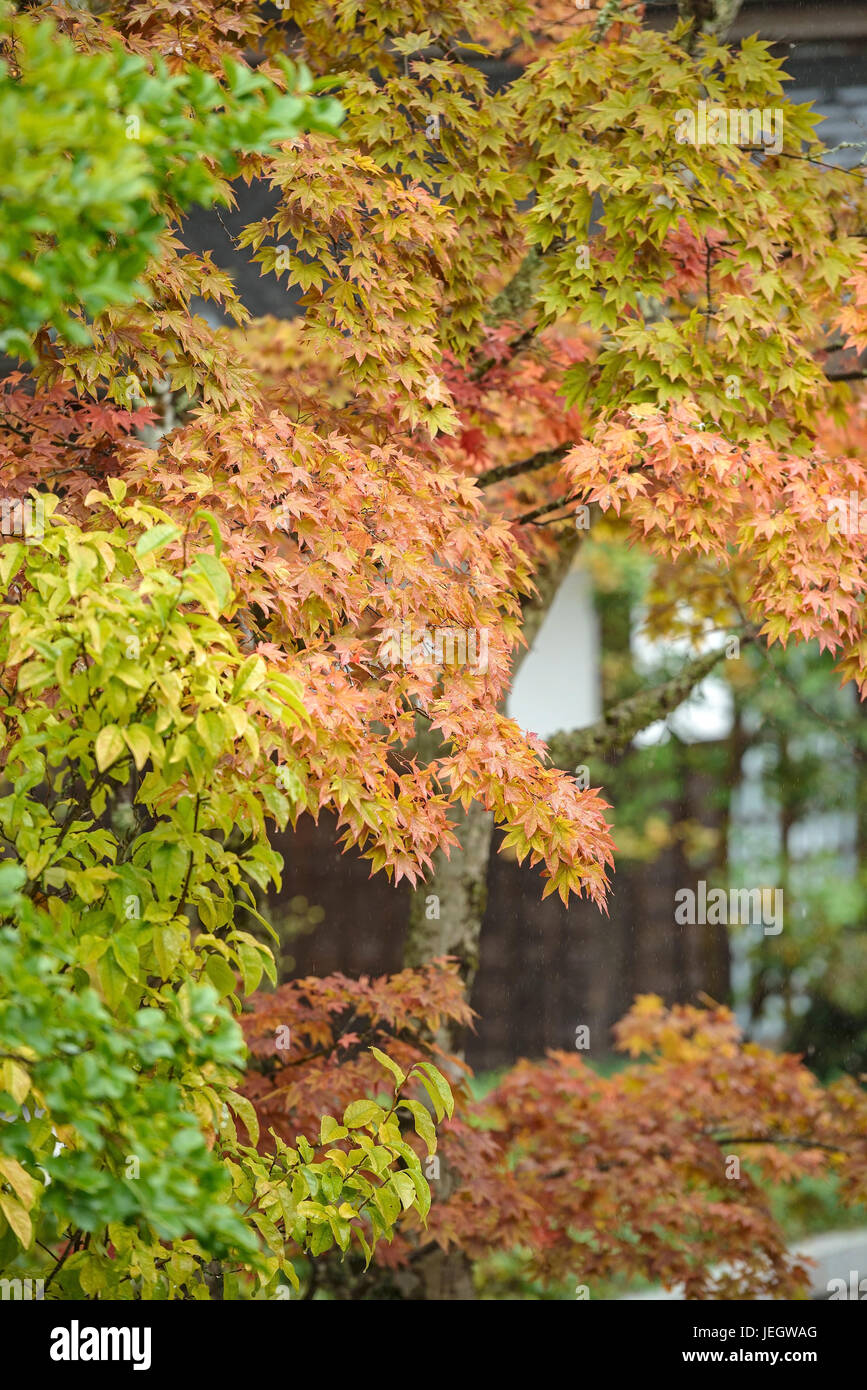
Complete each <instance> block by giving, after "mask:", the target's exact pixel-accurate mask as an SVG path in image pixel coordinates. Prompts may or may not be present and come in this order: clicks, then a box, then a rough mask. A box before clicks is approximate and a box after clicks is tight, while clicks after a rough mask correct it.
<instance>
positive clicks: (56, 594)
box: [0, 481, 451, 1298]
mask: <svg viewBox="0 0 867 1390" xmlns="http://www.w3.org/2000/svg"><path fill="white" fill-rule="evenodd" d="M110 488H111V494H112V495H111V496H106V495H104V494H101V493H98V492H93V493H92V494H91V495H90V497H89V498H88V499H87V507H88V509H89V510H90V511H91V513H92V514H93V517H92V525H91V526H90V527H89V528H88V530H87V531H86V533H85V532H83V531H82V530H81V529H80V528H79V527H78V526H77V525H76V524H74V523H73V522H71V521H69V520H67V519H65V518H64V517H63V516H62V515H61V513H60V512H59V510H58V499H57V498H56V497H52V496H44V495H41V496H40V497H39V498H38V502H39V505H40V506H41V508H42V511H41V519H42V522H43V525H42V532H43V533H42V534H41V535H36V534H33V535H31V536H29V537H27V538H26V539H24V540H21V541H14V542H8V543H6V544H4V545H3V547H2V550H0V583H2V586H3V589H4V590H5V591H6V600H5V602H4V603H3V604H2V605H0V668H2V670H3V671H4V673H5V674H4V683H3V687H2V708H0V714H2V724H3V732H2V756H3V765H4V772H5V779H4V783H3V785H2V792H3V795H2V796H0V835H2V840H3V843H4V845H5V847H6V853H7V858H6V859H5V860H4V861H3V862H2V863H0V912H2V917H3V925H2V927H0V1115H2V1118H3V1124H2V1125H0V1180H2V1187H0V1222H2V1225H0V1265H2V1266H3V1267H4V1268H8V1267H12V1268H14V1267H15V1262H16V1260H17V1261H18V1266H17V1267H19V1268H20V1267H22V1265H21V1261H25V1262H27V1261H29V1262H30V1263H29V1264H27V1263H25V1265H24V1266H23V1267H25V1268H27V1269H29V1270H31V1272H32V1262H33V1261H34V1259H39V1260H42V1256H41V1254H39V1250H46V1249H47V1250H50V1249H51V1247H52V1246H56V1245H58V1243H60V1242H61V1241H63V1242H65V1248H64V1249H63V1250H62V1252H61V1253H60V1254H59V1255H58V1256H57V1257H56V1260H55V1268H54V1270H53V1272H52V1274H51V1277H50V1286H52V1287H53V1288H54V1290H55V1292H57V1293H58V1294H60V1296H61V1297H72V1298H75V1297H87V1296H92V1295H95V1294H97V1293H98V1294H100V1296H109V1297H113V1298H132V1297H147V1298H162V1297H179V1296H189V1297H195V1298H207V1297H209V1296H210V1295H211V1293H212V1292H213V1291H214V1289H215V1287H216V1284H219V1285H220V1286H221V1293H222V1296H232V1294H233V1292H234V1293H236V1294H238V1295H239V1296H240V1295H241V1294H243V1293H246V1294H249V1292H250V1288H251V1285H250V1280H251V1279H252V1277H253V1275H254V1273H255V1274H256V1275H257V1276H258V1281H259V1283H258V1286H259V1287H265V1286H266V1285H268V1284H269V1283H272V1282H273V1281H274V1280H276V1279H277V1278H279V1277H280V1276H281V1275H283V1276H285V1277H286V1278H287V1279H288V1280H289V1282H290V1283H295V1282H296V1278H295V1273H294V1268H293V1266H292V1263H291V1257H292V1255H293V1254H296V1255H297V1254H300V1253H301V1252H307V1253H309V1254H312V1255H314V1256H315V1255H317V1254H319V1253H321V1251H323V1250H325V1249H327V1248H328V1247H329V1246H330V1245H331V1244H335V1245H336V1246H337V1247H338V1248H339V1249H340V1250H342V1251H345V1250H347V1249H348V1248H349V1246H350V1244H351V1243H353V1242H354V1243H355V1245H356V1246H358V1247H359V1248H360V1249H361V1250H362V1251H363V1253H364V1255H365V1258H366V1259H368V1260H369V1259H370V1256H371V1252H372V1249H373V1247H374V1245H375V1244H376V1241H377V1240H378V1239H380V1238H382V1237H383V1236H385V1237H386V1238H389V1237H390V1236H391V1233H392V1230H393V1227H394V1225H395V1222H396V1221H397V1220H398V1219H399V1217H400V1216H401V1214H402V1213H403V1212H404V1211H406V1210H408V1209H409V1208H413V1209H414V1210H415V1211H416V1212H417V1213H418V1215H419V1216H420V1218H421V1219H422V1220H423V1219H424V1218H425V1216H426V1214H427V1210H428V1209H429V1206H430V1193H429V1191H428V1189H427V1184H426V1182H425V1180H424V1178H423V1177H422V1176H421V1171H420V1164H419V1160H418V1157H417V1156H416V1154H415V1152H414V1151H413V1150H412V1148H410V1147H409V1146H407V1145H406V1144H405V1143H404V1140H403V1138H402V1135H401V1131H400V1127H399V1124H398V1123H397V1121H396V1119H395V1113H396V1108H397V1105H398V1104H399V1093H400V1089H401V1084H402V1083H401V1082H400V1081H399V1077H398V1071H399V1069H397V1068H396V1066H395V1064H394V1063H393V1062H391V1061H390V1059H389V1058H387V1057H385V1056H384V1055H383V1056H381V1057H380V1058H378V1060H379V1062H380V1065H381V1066H382V1067H383V1068H384V1069H385V1070H386V1072H388V1073H390V1074H391V1075H392V1076H393V1077H394V1078H395V1079H396V1080H398V1081H399V1084H398V1085H397V1087H396V1088H395V1093H394V1097H393V1100H392V1102H391V1106H390V1108H389V1107H388V1105H386V1106H380V1105H379V1104H378V1103H376V1102H375V1101H374V1100H372V1099H360V1100H357V1101H354V1102H353V1103H351V1104H350V1105H349V1107H348V1108H347V1109H346V1111H345V1113H344V1115H343V1126H345V1127H343V1126H341V1125H339V1124H338V1123H337V1122H336V1121H332V1122H328V1123H326V1122H325V1121H323V1124H322V1129H321V1134H320V1142H319V1145H318V1146H314V1145H313V1144H311V1143H309V1142H308V1141H307V1140H306V1139H304V1138H303V1137H299V1138H298V1139H297V1140H296V1143H297V1147H295V1148H291V1147H289V1146H288V1145H287V1144H286V1143H284V1142H283V1141H282V1140H279V1139H276V1137H275V1138H274V1140H273V1145H271V1144H269V1142H268V1141H265V1144H264V1147H266V1148H267V1149H268V1152H267V1153H265V1154H262V1153H260V1152H259V1150H258V1148H257V1147H254V1146H255V1145H256V1144H257V1143H258V1141H259V1135H258V1125H257V1122H256V1118H255V1113H254V1111H253V1108H252V1106H251V1105H250V1103H249V1101H247V1100H246V1099H245V1098H244V1096H243V1095H241V1094H239V1089H240V1086H241V1084H242V1081H243V1073H244V1066H245V1062H246V1049H245V1047H244V1043H243V1038H242V1034H241V1031H240V1029H239V1027H238V1024H237V1023H236V1022H235V1020H234V1019H233V1017H232V1013H231V1011H230V1006H231V1008H232V1009H234V1011H235V1012H238V1011H239V1010H240V1007H241V1005H240V999H241V996H242V995H243V994H245V993H247V994H249V993H250V992H252V991H253V990H255V989H256V987H257V986H258V984H259V982H260V980H261V979H262V977H263V974H264V975H267V976H268V977H269V978H270V979H271V980H273V979H274V978H275V967H274V961H273V957H272V955H271V952H270V950H269V949H268V947H267V946H265V945H264V944H263V943H262V942H260V941H258V940H257V939H256V937H255V936H254V935H253V934H252V933H251V932H249V931H247V930H244V929H242V928H241V927H239V926H238V925H237V923H238V920H239V917H240V916H241V914H242V913H243V912H247V913H249V914H252V916H253V917H258V913H257V912H256V909H255V906H254V903H255V896H254V891H253V886H255V885H258V886H259V887H265V886H266V885H267V884H268V883H270V882H278V881H279V873H280V867H281V862H280V859H279V856H278V855H277V854H276V853H274V851H272V850H271V849H270V847H269V845H268V836H267V831H266V824H265V822H266V818H267V819H270V820H271V821H273V822H274V823H275V824H277V825H279V826H282V825H284V824H285V823H286V821H287V819H288V817H289V815H290V814H291V811H292V807H291V805H290V802H289V799H288V798H287V796H286V795H285V793H284V791H283V790H281V786H283V785H286V782H285V779H282V780H281V774H282V772H283V770H284V767H285V766H290V765H291V755H289V754H285V756H287V757H289V758H290V763H287V764H284V765H283V767H281V766H278V764H277V762H276V761H274V760H273V756H274V755H275V754H277V753H278V752H280V751H282V750H284V749H285V748H286V747H287V746H288V745H289V743H290V740H291V731H292V729H293V728H296V727H297V726H298V725H299V724H301V723H303V722H306V721H307V720H308V716H307V714H306V712H305V710H304V709H303V707H302V705H301V703H300V700H299V697H298V692H297V689H296V687H295V685H294V682H292V681H291V680H290V679H289V678H288V677H287V676H286V675H285V674H283V673H282V672H280V671H279V670H277V669H275V668H273V667H269V666H268V665H267V664H266V662H265V661H264V660H263V658H262V657H261V656H259V655H257V654H246V653H245V652H244V651H242V650H241V649H240V647H239V646H238V642H237V637H236V634H235V630H234V628H233V626H232V624H231V614H232V612H233V608H234V603H235V600H234V596H233V593H232V587H231V583H230V581H229V577H228V575H227V573H226V571H225V569H224V568H223V565H222V562H221V560H220V558H219V556H218V555H216V554H214V553H212V552H210V551H197V552H196V553H194V554H193V555H192V558H191V559H187V555H188V551H189V550H191V549H193V548H194V539H193V535H192V528H188V530H187V532H186V533H185V534H184V535H181V533H180V531H179V529H178V527H177V526H175V524H174V523H173V522H172V521H171V519H170V518H169V517H168V516H167V515H166V514H165V513H163V512H160V511H159V510H158V509H156V508H154V507H149V506H144V505H142V504H140V503H137V502H133V503H131V504H130V505H124V499H125V495H126V489H125V487H124V485H123V484H121V483H118V482H115V481H112V483H111V484H110ZM211 520H212V519H211V518H210V517H209V516H208V515H207V514H206V513H200V514H199V517H198V519H197V522H196V523H195V526H196V529H197V530H198V531H201V530H202V529H204V531H205V533H206V534H207V535H208V538H209V539H211V538H212V537H215V536H216V538H217V539H218V534H217V533H216V532H215V530H214V529H213V528H212V527H211ZM221 618H222V619H223V621H221ZM292 773H293V777H292V779H290V780H291V781H292V784H293V785H298V786H301V785H302V779H303V769H302V768H301V767H300V766H298V767H294V768H292ZM254 774H255V775H254ZM239 825H243V826H244V827H245V832H247V833H245V835H244V836H243V837H239V835H238V833H237V830H236V827H237V826H239ZM402 1075H403V1074H402V1073H400V1077H402ZM419 1079H420V1080H421V1081H422V1082H423V1084H424V1085H426V1086H430V1087H432V1093H433V1092H436V1094H437V1096H438V1097H439V1099H440V1107H439V1110H438V1113H444V1112H446V1111H450V1109H451V1097H450V1093H449V1091H448V1087H447V1085H446V1083H445V1081H444V1080H443V1079H442V1077H441V1076H440V1075H439V1073H438V1072H435V1069H432V1068H430V1067H428V1068H426V1072H425V1075H423V1076H420V1078H419ZM447 1102H448V1103H447ZM238 1120H239V1121H240V1122H241V1124H242V1125H243V1127H244V1129H245V1130H246V1137H247V1139H248V1140H249V1141H250V1142H245V1143H241V1142H240V1141H239V1138H238V1134H237V1130H236V1127H235V1126H236V1121H238ZM350 1130H351V1131H352V1133H351V1136H350V1140H349V1144H348V1147H347V1148H346V1149H341V1148H340V1147H339V1143H340V1140H341V1139H344V1138H346V1137H347V1135H348V1133H349V1131H350ZM432 1134H433V1129H432V1127H431V1135H432ZM433 1142H434V1143H435V1139H434V1141H433ZM326 1146H327V1148H326ZM319 1150H323V1151H322V1152H319ZM37 1241H38V1242H39V1247H38V1249H37V1247H36V1242H37ZM214 1260H216V1261H220V1262H223V1263H224V1264H225V1269H224V1268H223V1264H221V1265H220V1270H219V1273H218V1274H214V1273H213V1270H212V1267H211V1262H212V1261H214ZM215 1281H216V1283H215Z"/></svg>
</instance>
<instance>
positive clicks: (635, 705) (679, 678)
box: [548, 631, 755, 771]
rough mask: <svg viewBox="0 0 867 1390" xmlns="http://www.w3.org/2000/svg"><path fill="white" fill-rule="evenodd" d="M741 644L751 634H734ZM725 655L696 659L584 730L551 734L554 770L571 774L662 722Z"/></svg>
mask: <svg viewBox="0 0 867 1390" xmlns="http://www.w3.org/2000/svg"><path fill="white" fill-rule="evenodd" d="M737 636H738V637H739V639H740V641H741V642H752V641H753V640H754V639H755V633H753V632H752V631H747V632H743V631H741V632H740V633H738V634H737ZM725 655H726V652H725V648H724V647H722V648H720V650H719V651H713V652H706V653H705V654H704V656H699V657H696V658H695V660H694V661H691V662H689V664H688V665H687V666H685V667H684V668H683V670H682V671H679V672H678V674H677V675H676V676H672V678H671V680H667V681H664V682H663V683H662V684H661V685H655V686H651V688H650V689H649V690H640V691H639V692H638V694H637V695H631V696H630V697H629V699H627V700H621V701H620V702H619V704H616V705H612V706H611V707H610V708H609V709H607V710H606V711H605V713H604V714H603V715H602V718H601V719H597V721H596V723H595V724H590V725H589V726H588V727H587V728H586V729H574V730H572V731H571V732H570V733H565V732H564V733H558V734H554V735H553V737H552V738H550V739H549V740H548V756H549V757H550V759H551V762H552V763H553V764H554V766H555V767H560V768H563V769H564V771H572V770H573V769H574V768H576V767H578V766H580V765H581V764H584V763H587V762H588V761H589V759H590V758H601V757H604V756H605V755H606V754H609V753H617V752H620V750H621V749H623V748H626V747H627V745H628V744H629V743H631V742H632V740H633V738H634V737H635V735H636V734H639V733H641V731H642V729H646V728H648V727H649V725H651V724H654V723H656V721H657V719H664V718H665V717H666V715H669V714H671V713H673V711H674V710H676V709H677V707H678V705H680V704H682V703H683V701H684V700H685V699H686V698H687V696H688V695H689V694H690V693H691V691H692V690H693V688H694V687H695V686H696V685H698V684H699V683H700V682H701V681H703V680H704V678H705V677H706V676H709V675H710V673H711V671H712V670H713V669H714V667H715V666H716V665H717V664H718V662H720V661H722V659H723V657H724V656H725Z"/></svg>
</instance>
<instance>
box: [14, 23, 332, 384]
mask: <svg viewBox="0 0 867 1390" xmlns="http://www.w3.org/2000/svg"><path fill="white" fill-rule="evenodd" d="M0 40H2V45H3V49H4V50H5V54H6V56H5V61H3V62H2V63H0V166H2V168H3V170H4V174H3V205H4V218H3V228H2V232H0V350H2V351H4V352H9V353H17V354H19V355H20V356H22V357H29V356H31V355H32V346H31V342H30V340H31V338H32V336H33V334H35V333H36V332H38V331H39V330H40V329H42V328H44V327H46V326H50V327H53V328H55V329H56V330H57V331H58V332H59V333H61V334H63V335H64V336H65V337H67V338H68V339H70V340H71V341H73V342H78V343H86V342H88V341H89V334H88V329H87V326H86V324H85V323H84V322H83V321H82V319H81V318H80V317H79V316H77V315H74V314H73V313H71V312H70V311H71V310H72V309H77V308H80V309H81V310H83V311H84V313H85V314H87V315H94V314H97V313H99V312H100V311H101V310H102V309H104V308H106V307H107V306H109V305H112V304H125V303H130V302H132V301H133V300H134V299H135V298H136V296H139V297H140V296H141V295H142V294H143V293H144V292H145V291H144V288H143V286H142V284H141V283H140V282H139V281H138V278H137V277H138V276H139V275H140V274H141V272H142V271H143V270H144V269H145V267H146V265H147V263H148V261H149V260H150V258H151V257H152V256H153V255H154V254H155V252H156V250H157V244H158V238H159V235H160V233H161V232H162V231H163V230H164V228H165V225H166V219H165V217H164V216H163V215H162V213H161V211H160V210H159V209H160V205H161V204H165V203H166V202H167V201H168V200H170V201H171V204H172V205H173V206H175V207H180V208H184V207H188V206H189V205H190V204H192V203H196V202H198V203H211V202H213V201H215V199H217V198H220V199H221V200H222V201H225V195H224V193H223V187H224V185H223V180H224V179H225V178H231V177H233V175H234V174H235V173H237V172H238V169H239V167H240V158H239V157H240V153H241V152H243V151H250V152H253V151H264V150H266V149H268V148H269V147H270V146H272V145H273V144H274V143H275V142H276V141H279V140H287V139H290V138H292V137H294V136H295V135H297V134H298V133H299V131H303V130H311V129H313V130H333V129H335V128H336V127H337V125H338V124H339V122H340V119H341V116H342V109H341V107H340V105H339V103H338V102H337V101H335V100H334V99H333V98H331V97H316V96H313V95H312V94H311V86H312V82H311V79H310V76H309V74H308V73H307V72H306V70H305V69H304V68H303V67H301V68H295V67H293V65H292V64H291V63H289V62H288V61H286V60H282V61H281V62H280V64H279V68H280V70H281V72H282V79H283V81H284V82H285V85H286V87H287V89H288V90H287V91H285V92H283V91H280V89H279V88H278V87H277V86H276V85H275V83H274V82H273V81H271V80H270V79H269V78H268V77H266V76H264V75H263V74H261V73H257V72H254V71H252V70H251V69H250V68H248V67H246V66H244V65H242V64H240V63H237V62H235V61H234V60H232V59H231V58H226V59H225V62H224V77H223V82H222V83H221V82H219V81H218V80H217V79H216V77H214V76H212V75H211V74H210V73H206V72H202V71H200V70H198V69H196V68H189V69H187V70H186V71H184V72H183V73H178V74H171V75H170V74H169V72H168V71H167V68H166V66H165V63H164V62H163V60H162V59H161V58H160V57H159V56H156V57H155V58H154V61H153V64H152V65H149V64H148V63H146V62H145V60H144V59H143V58H141V57H139V56H137V55H135V54H131V53H128V52H126V51H125V50H124V49H123V48H122V47H121V45H120V44H119V43H117V42H114V43H113V44H112V45H111V47H110V48H108V49H107V50H106V51H105V52H101V53H79V52H77V51H76V49H75V48H74V46H73V44H72V42H71V41H70V40H69V39H68V38H66V37H65V36H64V35H62V34H60V33H58V32H57V29H56V26H55V25H54V23H53V22H51V21H48V20H46V21H39V22H35V21H33V20H31V19H30V18H29V17H22V16H20V15H17V14H14V13H12V14H10V12H9V10H8V8H7V7H4V9H3V11H2V13H0ZM151 66H152V70H151ZM206 161H215V165H214V166H211V165H209V163H208V162H206Z"/></svg>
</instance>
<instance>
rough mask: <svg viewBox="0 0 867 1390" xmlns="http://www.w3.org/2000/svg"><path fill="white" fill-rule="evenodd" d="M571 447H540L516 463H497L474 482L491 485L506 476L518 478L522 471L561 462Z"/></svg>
mask: <svg viewBox="0 0 867 1390" xmlns="http://www.w3.org/2000/svg"><path fill="white" fill-rule="evenodd" d="M571 448H572V445H571V444H558V445H557V446H556V448H554V449H540V450H539V452H538V453H537V454H531V455H530V457H529V458H525V459H518V461H517V463H501V464H498V465H497V467H496V468H489V469H487V471H486V472H484V473H480V474H479V476H478V477H477V478H476V483H477V484H478V486H479V487H492V486H493V484H494V483H502V482H504V481H505V480H506V478H518V477H520V475H521V474H522V473H538V472H539V469H540V468H547V467H548V466H549V464H552V463H562V461H563V459H564V458H565V457H566V455H567V454H568V452H569V450H570V449H571Z"/></svg>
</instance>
